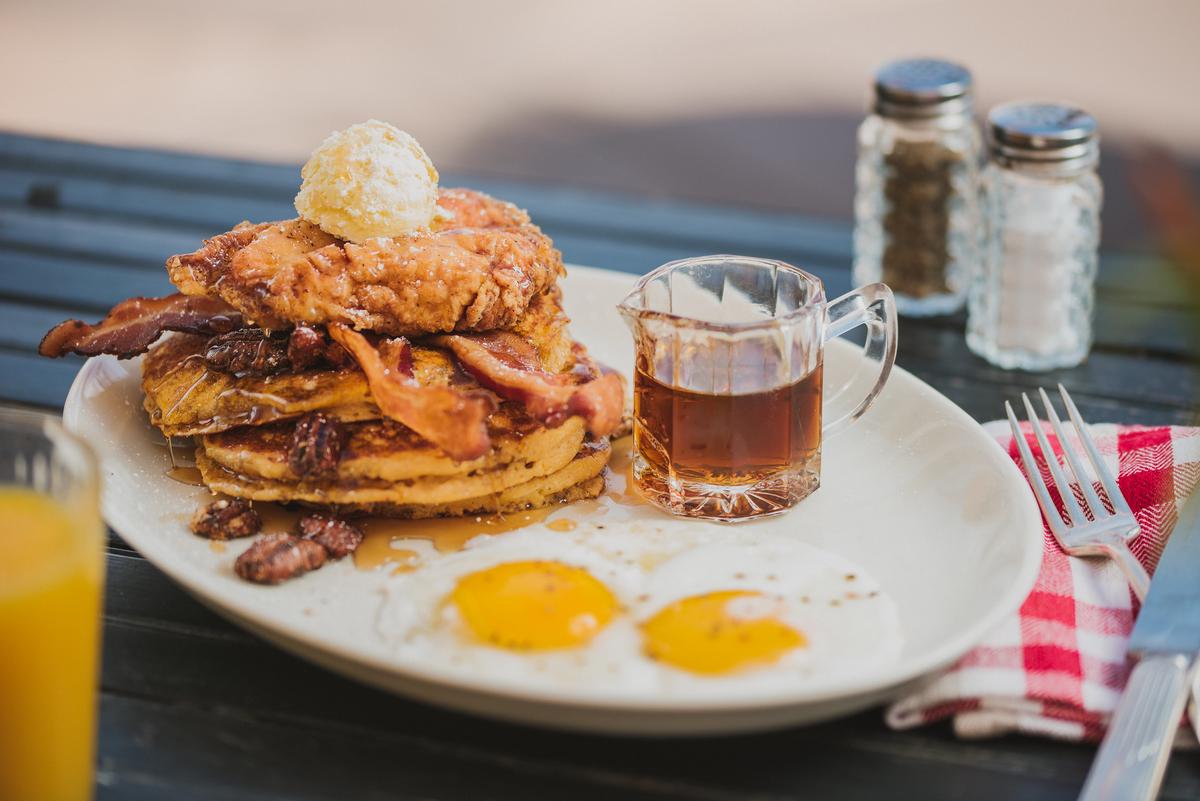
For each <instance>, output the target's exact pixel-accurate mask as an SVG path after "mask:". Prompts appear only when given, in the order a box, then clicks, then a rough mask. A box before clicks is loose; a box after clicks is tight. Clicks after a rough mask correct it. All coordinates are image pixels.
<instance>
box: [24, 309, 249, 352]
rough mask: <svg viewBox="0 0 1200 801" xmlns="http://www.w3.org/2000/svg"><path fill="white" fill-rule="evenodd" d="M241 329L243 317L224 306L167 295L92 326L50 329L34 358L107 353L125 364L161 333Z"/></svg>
mask: <svg viewBox="0 0 1200 801" xmlns="http://www.w3.org/2000/svg"><path fill="white" fill-rule="evenodd" d="M241 326H242V315H241V314H240V313H238V312H237V311H235V310H234V309H233V308H232V307H230V306H229V305H228V304H227V303H225V301H223V300H218V299H217V298H209V297H203V296H195V297H189V296H186V295H180V294H175V295H167V296H166V297H162V298H129V299H128V300H123V301H121V302H120V303H118V304H117V305H116V306H114V307H113V309H112V311H110V312H109V313H108V316H107V317H105V318H104V319H103V320H101V321H100V322H99V323H97V324H95V325H88V324H87V323H85V322H83V321H82V320H67V321H66V322H62V323H59V324H58V325H56V326H54V328H51V329H50V331H49V332H48V333H47V334H46V336H44V337H43V338H42V342H41V344H40V345H38V353H40V354H41V355H43V356H48V357H50V358H51V359H57V358H58V357H59V356H65V355H67V354H68V353H78V354H80V355H81V356H97V355H99V354H101V353H109V354H112V355H114V356H116V357H117V358H118V359H128V358H130V357H132V356H137V355H138V354H139V353H145V352H146V351H147V350H149V348H150V346H151V345H152V344H154V340H156V339H158V338H159V337H160V336H162V334H163V332H164V331H183V332H185V333H189V334H222V333H225V332H227V331H232V330H233V329H235V328H240V327H241Z"/></svg>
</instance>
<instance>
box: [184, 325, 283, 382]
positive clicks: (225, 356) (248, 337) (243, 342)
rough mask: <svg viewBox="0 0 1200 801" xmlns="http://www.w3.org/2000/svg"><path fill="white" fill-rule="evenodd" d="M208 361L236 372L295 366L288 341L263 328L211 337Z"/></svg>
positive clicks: (259, 373)
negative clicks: (269, 334) (292, 363)
mask: <svg viewBox="0 0 1200 801" xmlns="http://www.w3.org/2000/svg"><path fill="white" fill-rule="evenodd" d="M204 361H205V362H207V364H208V366H209V367H212V368H213V369H216V370H221V371H222V372H226V373H233V374H234V375H255V376H264V375H272V374H274V373H280V372H283V371H284V370H287V369H288V368H290V367H291V362H289V361H288V347H287V341H286V340H285V339H283V337H278V336H267V335H266V333H265V332H264V331H263V330H262V329H261V328H239V329H237V330H236V331H230V332H229V333H227V334H218V335H217V336H215V337H213V338H212V339H210V340H209V341H208V349H207V350H206V351H205V353H204Z"/></svg>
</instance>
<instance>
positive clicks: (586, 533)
mask: <svg viewBox="0 0 1200 801" xmlns="http://www.w3.org/2000/svg"><path fill="white" fill-rule="evenodd" d="M540 560H551V561H558V562H562V563H564V564H567V565H572V566H576V567H579V568H582V569H584V570H587V571H588V572H589V573H590V574H591V575H592V576H593V577H594V578H596V579H597V580H599V581H601V582H602V583H604V585H605V586H607V587H608V589H609V591H610V592H611V593H612V594H613V596H614V597H615V598H616V599H617V602H618V604H619V605H620V607H621V608H620V610H619V611H618V613H617V615H616V616H615V617H614V618H613V620H612V621H611V622H610V623H609V625H608V626H607V627H605V628H604V629H603V630H602V631H600V632H599V633H598V634H597V635H596V636H595V637H594V638H593V639H592V640H591V641H590V642H588V643H587V644H585V645H583V646H580V647H578V648H571V649H562V650H551V651H529V652H521V651H509V650H505V649H502V648H496V647H493V646H490V645H487V644H485V643H482V642H480V641H478V640H476V639H474V638H473V637H472V635H471V634H470V632H469V631H468V630H467V629H466V627H465V626H464V625H463V623H462V621H461V620H460V619H459V616H458V612H457V609H456V608H455V607H454V605H453V604H450V603H447V602H446V599H447V598H448V597H449V595H450V594H451V592H452V591H453V590H454V587H455V585H456V583H457V582H458V580H459V579H460V578H462V577H463V576H465V575H467V574H470V573H474V572H476V571H480V570H485V569H487V568H489V567H493V566H495V565H499V564H503V563H509V562H520V561H540ZM722 590H748V591H755V592H759V593H762V594H764V595H766V596H769V598H770V599H771V605H772V608H773V609H776V610H777V611H776V613H775V614H776V616H777V617H778V619H780V620H781V621H782V622H784V623H786V624H788V625H790V626H792V627H793V628H795V629H797V630H799V631H800V632H802V633H803V635H804V637H805V639H806V640H807V645H806V647H803V648H797V649H794V650H792V651H790V652H788V653H787V654H785V655H784V656H783V657H782V658H781V659H780V660H779V661H778V662H776V663H775V664H771V665H767V666H762V667H757V668H751V669H747V670H744V671H740V672H735V673H730V674H723V675H716V676H709V675H697V674H693V673H690V672H687V671H684V670H681V669H678V668H675V667H672V666H670V665H667V664H664V663H661V662H658V661H655V660H654V659H652V658H650V657H648V656H647V655H646V654H645V653H644V651H643V637H642V633H641V630H640V626H641V624H642V623H644V622H645V621H646V620H648V619H649V618H651V617H652V616H653V615H654V614H656V613H657V612H659V611H660V610H662V609H663V608H664V607H666V606H668V605H669V604H671V603H674V602H675V601H678V600H680V599H682V598H687V597H690V596H695V595H703V594H706V593H710V592H718V591H722ZM384 593H385V600H384V603H383V605H382V607H381V613H380V617H379V620H378V630H379V631H380V632H381V634H382V635H383V636H384V637H385V638H386V639H387V640H388V641H389V642H390V643H391V644H392V647H393V648H394V649H395V650H396V651H397V652H398V653H403V655H404V658H405V659H406V660H419V661H422V662H426V663H430V664H434V665H436V666H437V668H438V670H439V671H440V672H442V673H443V674H445V675H447V676H450V675H454V674H458V675H462V676H469V675H472V674H478V672H480V671H486V672H487V674H488V675H489V677H492V678H495V679H498V680H501V681H504V682H505V683H510V684H515V685H522V684H524V685H529V686H530V687H544V686H547V685H548V684H549V685H553V686H558V687H562V688H579V687H586V688H593V689H603V690H604V691H605V692H614V691H616V692H621V691H627V692H630V693H638V694H641V693H648V692H653V693H656V694H662V693H665V694H667V695H672V694H676V693H678V694H685V693H690V692H694V691H696V690H697V689H703V688H706V687H711V686H712V685H713V684H721V685H723V686H730V687H734V686H747V687H749V686H754V687H756V688H761V687H763V686H765V685H767V684H771V685H779V686H782V687H786V686H788V685H792V686H794V685H796V684H799V683H803V682H804V681H806V680H808V679H809V678H811V677H813V676H817V675H822V674H828V673H834V672H836V673H838V674H841V675H845V674H847V673H853V672H856V671H868V670H874V669H877V668H879V667H881V666H883V665H886V664H888V663H890V662H893V661H895V660H896V659H897V658H898V657H899V654H900V650H901V647H902V643H903V638H902V636H901V629H900V621H899V614H898V612H897V609H896V605H895V603H894V602H893V601H892V600H891V598H889V597H888V595H887V593H886V592H884V590H883V588H882V587H880V586H879V584H878V583H877V582H876V581H875V580H874V579H872V578H871V577H870V576H869V575H867V574H866V573H865V572H864V571H863V570H861V569H860V568H858V567H857V566H855V565H854V564H852V563H851V562H849V561H848V560H846V559H843V558H842V557H839V556H837V555H835V554H832V553H829V552H828V551H825V550H822V549H820V548H816V547H814V546H811V545H808V544H806V543H803V542H799V541H797V540H795V539H792V538H790V537H786V536H781V535H763V534H762V533H761V532H758V531H754V530H753V529H741V528H732V527H728V526H717V525H708V524H695V523H691V522H687V521H677V520H663V521H661V522H656V523H655V524H654V525H653V526H648V525H645V524H640V523H625V524H622V525H616V526H612V525H610V526H603V525H602V524H600V525H598V524H597V523H595V522H587V523H582V524H581V525H580V526H579V527H578V529H577V530H575V531H572V532H569V533H560V532H554V531H551V530H549V529H547V528H545V526H543V525H536V526H530V527H529V528H526V529H522V530H519V531H514V532H510V533H506V534H501V535H496V536H482V537H478V538H476V539H474V540H472V541H471V542H470V543H469V544H468V545H467V547H466V548H464V549H463V550H462V551H459V552H457V553H452V554H437V555H430V556H427V557H426V560H425V563H424V564H423V566H422V567H421V568H420V569H418V570H416V571H413V572H411V573H406V574H402V575H399V576H396V577H393V578H391V579H390V580H389V581H388V582H387V583H386V585H385V587H384Z"/></svg>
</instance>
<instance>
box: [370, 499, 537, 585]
mask: <svg viewBox="0 0 1200 801" xmlns="http://www.w3.org/2000/svg"><path fill="white" fill-rule="evenodd" d="M553 511H554V509H553V508H545V509H531V510H529V511H527V512H518V513H515V514H509V515H481V516H478V517H447V518H439V519H435V520H396V519H392V518H386V517H369V518H365V519H362V520H356V521H355V523H356V524H357V525H358V526H360V527H361V528H362V530H363V533H364V534H366V537H365V538H364V539H363V543H362V545H360V546H358V550H357V551H355V553H354V564H355V566H356V567H358V568H359V569H361V570H374V569H375V568H377V567H379V566H380V565H383V564H387V563H389V562H394V561H397V560H396V559H395V556H394V554H395V553H397V552H398V549H397V548H396V547H395V546H396V545H397V544H401V543H403V542H405V541H408V542H411V541H413V540H425V541H427V542H429V543H431V544H432V545H433V547H434V550H436V551H437V552H438V553H453V552H455V551H459V550H462V548H463V546H464V545H466V544H467V543H468V542H470V541H471V540H473V539H475V538H476V537H478V536H480V535H482V534H504V533H507V532H509V531H515V530H517V529H519V528H524V527H526V526H532V525H534V524H535V523H540V522H542V521H543V520H545V519H546V518H547V517H548V516H549V515H550V513H551V512H553Z"/></svg>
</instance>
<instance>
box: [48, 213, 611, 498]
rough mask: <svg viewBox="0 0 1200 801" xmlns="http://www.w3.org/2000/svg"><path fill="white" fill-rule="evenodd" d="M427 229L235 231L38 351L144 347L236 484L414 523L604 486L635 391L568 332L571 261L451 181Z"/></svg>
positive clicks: (172, 402) (153, 391)
mask: <svg viewBox="0 0 1200 801" xmlns="http://www.w3.org/2000/svg"><path fill="white" fill-rule="evenodd" d="M439 203H440V206H441V207H442V209H443V211H444V212H445V215H444V219H442V220H439V222H438V223H437V225H436V226H435V227H434V228H432V229H431V230H429V231H425V232H422V233H420V234H416V235H412V236H408V237H401V238H396V239H394V240H386V241H383V240H375V241H372V242H368V243H364V244H362V245H355V244H353V243H349V242H344V241H341V240H338V239H336V238H334V237H331V236H330V235H328V234H326V233H325V232H323V231H321V230H320V229H318V228H316V227H315V226H314V225H312V224H310V223H306V222H305V221H304V220H300V219H297V220H289V221H285V222H280V223H265V224H258V225H250V224H245V223H244V224H242V225H241V226H239V227H238V228H235V229H234V230H232V231H230V232H228V233H226V234H222V235H220V236H218V237H214V238H213V239H210V240H208V241H207V242H206V243H205V244H204V247H202V248H201V249H200V250H198V251H196V252H195V253H193V254H187V255H183V256H175V257H172V258H171V259H170V260H169V261H168V263H167V268H168V271H169V273H170V275H171V278H172V281H173V282H174V283H175V285H176V286H177V287H179V289H180V290H181V291H182V294H180V295H174V296H169V297H168V298H161V299H134V300H130V301H126V302H125V303H123V304H121V305H120V306H118V307H117V308H116V309H114V310H113V312H112V313H110V315H109V316H108V318H106V319H105V320H104V321H103V322H102V323H100V324H98V325H96V326H89V325H85V324H83V323H80V322H78V321H69V322H68V323H64V324H63V325H61V326H59V327H58V328H56V329H54V330H53V331H51V332H50V334H48V335H47V337H46V340H45V341H44V342H43V345H42V352H43V353H44V354H45V355H49V356H54V355H60V354H61V353H65V352H77V353H86V354H88V355H93V354H95V353H114V354H117V355H119V356H122V357H127V356H131V355H134V354H135V353H139V352H142V351H144V350H145V349H146V348H147V347H149V345H150V342H153V341H154V339H155V338H156V337H157V336H158V335H159V334H160V333H161V332H162V331H164V330H171V331H176V332H178V333H174V334H172V335H171V336H169V337H168V338H166V339H165V340H164V341H162V342H161V343H159V344H158V345H157V346H156V347H154V348H153V349H151V350H150V351H149V353H148V354H147V355H146V356H145V358H144V360H143V364H142V375H143V381H142V386H143V389H144V391H145V408H146V410H147V412H148V413H149V415H150V421H151V423H152V424H153V425H154V426H156V427H157V428H158V429H159V430H160V431H161V432H162V433H163V434H164V435H165V436H167V437H181V436H190V437H193V438H194V442H195V444H196V466H197V467H198V468H199V471H200V474H201V476H202V477H203V481H204V483H205V484H206V485H207V486H208V487H210V488H211V489H212V490H214V491H216V492H219V493H223V494H225V495H229V496H234V497H240V498H248V499H251V500H261V501H279V502H284V503H288V502H296V503H300V504H304V505H310V506H317V507H326V508H330V509H333V510H334V511H336V512H337V513H339V514H345V513H370V514H379V515H387V516H394V517H403V518H429V517H439V516H457V515H478V514H493V513H507V512H512V511H517V510H523V509H530V508H534V507H539V506H545V505H549V504H554V503H561V502H566V501H572V500H577V499H581V498H590V497H594V496H596V495H598V494H599V493H600V492H601V491H602V490H603V487H604V478H603V473H604V468H605V465H606V464H607V462H608V458H609V454H610V449H609V445H608V435H610V434H611V433H612V432H613V430H614V429H615V428H616V427H617V426H618V424H619V422H620V420H621V418H622V413H623V395H624V391H623V387H622V383H621V381H620V379H619V378H618V377H617V376H616V375H615V374H613V373H611V372H610V371H607V370H604V369H603V368H599V367H597V366H596V365H595V364H594V363H592V362H591V360H590V359H589V358H588V356H587V352H586V350H585V349H584V348H583V347H582V346H580V345H579V344H578V343H575V342H573V341H572V340H571V338H570V336H569V333H568V331H567V319H566V317H565V315H564V314H563V312H562V309H561V305H560V290H559V288H558V287H557V280H558V278H559V277H560V276H561V275H562V274H563V267H562V261H561V255H560V254H559V253H558V251H557V250H555V249H554V248H553V247H552V245H551V243H550V241H549V239H548V238H546V237H545V235H544V234H542V233H541V231H540V230H539V229H537V228H536V226H533V225H532V224H531V223H530V222H529V220H528V217H527V216H526V215H525V213H524V212H523V211H521V210H519V209H516V208H515V207H513V206H512V205H511V204H507V203H502V202H500V201H497V200H494V199H492V198H489V197H487V196H485V195H481V194H479V193H475V192H470V191H468V190H442V193H441V200H440V201H439Z"/></svg>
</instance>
